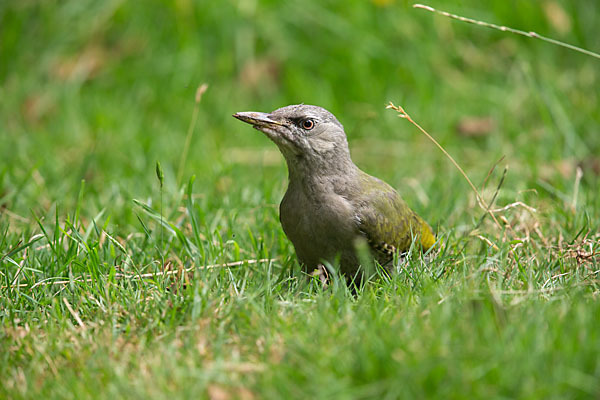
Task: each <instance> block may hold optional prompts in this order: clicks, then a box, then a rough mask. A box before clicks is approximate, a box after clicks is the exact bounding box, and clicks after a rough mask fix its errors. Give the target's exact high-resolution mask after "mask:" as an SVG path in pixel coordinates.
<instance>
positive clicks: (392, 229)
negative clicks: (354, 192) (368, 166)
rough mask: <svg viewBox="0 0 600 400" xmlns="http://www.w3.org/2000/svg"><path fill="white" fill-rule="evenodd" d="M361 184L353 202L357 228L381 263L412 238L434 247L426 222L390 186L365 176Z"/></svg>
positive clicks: (405, 249)
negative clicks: (358, 193) (357, 196)
mask: <svg viewBox="0 0 600 400" xmlns="http://www.w3.org/2000/svg"><path fill="white" fill-rule="evenodd" d="M365 175H366V174H365ZM361 186H362V189H361V196H360V197H359V201H358V202H357V204H355V206H356V211H357V222H358V228H359V230H360V231H361V232H362V233H363V234H364V235H365V237H366V239H367V241H368V243H369V245H370V247H371V248H372V249H373V251H374V252H375V253H376V254H377V255H378V259H379V261H380V262H382V260H383V261H389V260H391V258H392V257H393V255H394V253H395V252H396V251H399V252H405V251H407V250H408V249H409V248H410V246H411V244H412V242H413V240H415V241H416V242H417V243H419V244H420V245H421V247H422V248H423V249H424V250H427V249H429V248H430V247H432V246H433V244H434V243H435V236H434V234H433V232H432V230H431V228H430V227H429V225H428V224H427V223H426V222H425V221H424V220H423V219H422V218H421V217H419V216H418V215H417V214H416V213H415V212H414V211H412V210H411V209H410V208H409V207H408V205H407V204H406V203H405V202H404V200H403V199H402V197H400V195H399V194H398V193H397V192H396V191H395V190H394V189H393V188H392V187H390V186H389V185H388V184H386V183H385V182H383V181H381V180H379V179H377V178H374V177H371V176H368V175H366V176H365V177H364V178H363V179H361Z"/></svg>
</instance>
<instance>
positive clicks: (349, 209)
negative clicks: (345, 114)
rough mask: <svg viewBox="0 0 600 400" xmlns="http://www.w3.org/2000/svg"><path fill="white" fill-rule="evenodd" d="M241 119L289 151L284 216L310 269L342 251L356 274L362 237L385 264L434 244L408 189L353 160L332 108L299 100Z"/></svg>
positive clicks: (343, 263) (346, 269)
mask: <svg viewBox="0 0 600 400" xmlns="http://www.w3.org/2000/svg"><path fill="white" fill-rule="evenodd" d="M234 117H236V118H238V119H240V120H242V121H244V122H247V123H250V124H252V125H253V126H254V127H255V128H256V129H258V130H260V131H262V132H264V133H265V134H266V135H267V136H268V137H269V138H270V139H271V140H272V141H273V142H274V143H275V144H276V145H277V146H278V147H279V150H280V151H281V153H282V154H283V156H284V157H285V160H286V163H287V165H288V172H289V185H288V189H287V191H286V193H285V195H284V197H283V200H282V202H281V205H280V220H281V224H282V227H283V230H284V232H285V234H286V235H287V237H288V238H289V239H290V240H291V242H292V243H293V245H294V248H295V250H296V254H297V256H298V259H299V260H300V262H301V263H302V264H303V265H304V267H305V268H306V269H307V270H308V271H312V270H313V269H315V268H317V267H319V265H320V264H321V263H322V262H323V261H328V262H333V261H334V260H335V259H336V257H339V261H340V267H341V271H342V273H344V274H346V276H349V277H351V276H354V274H355V273H356V272H357V269H358V267H359V257H358V255H357V250H356V247H357V241H360V240H366V241H367V243H368V244H369V248H370V249H371V252H372V254H373V257H374V258H375V259H376V260H377V261H378V262H379V263H381V264H382V265H384V264H386V263H388V262H389V261H390V260H391V259H392V258H393V254H394V252H396V251H399V252H403V251H406V250H408V248H409V247H410V245H411V243H412V242H413V240H416V241H417V242H418V243H420V244H421V247H422V248H423V249H428V248H430V247H431V246H432V245H433V244H434V242H435V237H434V235H433V233H432V231H431V228H430V227H429V226H428V225H427V223H425V222H424V221H423V220H422V219H421V218H420V217H419V216H418V215H417V214H415V213H414V212H413V211H412V210H411V209H410V208H409V207H408V206H407V204H406V203H405V202H404V200H403V199H402V198H401V197H400V195H399V194H398V193H397V192H396V191H395V190H394V189H392V188H391V187H390V186H389V185H388V184H386V183H385V182H383V181H381V180H379V179H377V178H375V177H372V176H370V175H368V174H366V173H364V172H363V171H361V170H360V169H359V168H358V167H357V166H356V165H355V164H354V163H353V162H352V160H351V158H350V151H349V149H348V142H347V139H346V134H345V132H344V128H343V126H342V124H340V122H339V121H338V120H337V118H336V117H335V116H334V115H333V114H331V113H330V112H329V111H327V110H325V109H323V108H321V107H317V106H310V105H292V106H287V107H283V108H280V109H277V110H275V111H273V112H271V113H269V114H266V113H256V112H245V113H237V114H234Z"/></svg>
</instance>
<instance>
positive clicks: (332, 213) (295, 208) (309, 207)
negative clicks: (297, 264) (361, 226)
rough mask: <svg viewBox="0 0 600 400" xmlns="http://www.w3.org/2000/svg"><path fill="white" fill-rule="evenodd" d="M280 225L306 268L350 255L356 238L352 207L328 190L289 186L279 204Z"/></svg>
mask: <svg viewBox="0 0 600 400" xmlns="http://www.w3.org/2000/svg"><path fill="white" fill-rule="evenodd" d="M280 219H281V225H282V227H283V230H284V232H285V234H286V235H287V237H288V238H289V239H290V240H291V241H292V243H293V245H294V248H295V249H296V253H297V255H298V258H299V259H300V261H301V262H302V263H303V264H305V265H307V266H308V267H309V268H312V267H313V266H316V265H317V264H318V263H320V262H321V260H323V259H324V260H330V261H333V259H334V258H335V257H336V256H337V255H341V256H342V257H343V256H344V254H345V253H348V254H353V253H354V252H353V249H354V247H353V246H354V240H355V238H356V236H357V235H358V231H357V226H356V222H355V221H356V220H355V213H354V208H353V206H352V205H351V204H350V202H349V201H348V200H346V199H345V198H344V197H342V196H340V195H338V194H336V193H334V192H333V191H329V190H325V191H323V190H321V191H317V192H315V191H312V190H308V191H307V190H303V188H299V187H294V186H293V185H290V187H288V191H287V192H286V194H285V196H284V197H283V200H282V202H281V205H280Z"/></svg>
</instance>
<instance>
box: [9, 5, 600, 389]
mask: <svg viewBox="0 0 600 400" xmlns="http://www.w3.org/2000/svg"><path fill="white" fill-rule="evenodd" d="M428 5H430V6H433V7H436V8H440V9H442V10H447V11H450V12H454V13H457V14H461V15H465V16H469V17H473V18H476V19H480V20H483V21H488V22H492V23H496V24H499V25H506V26H510V27H513V28H517V29H522V30H524V31H535V32H538V33H539V34H541V35H545V36H549V37H552V38H555V39H558V40H561V41H564V42H567V43H571V44H574V45H576V46H580V47H583V48H587V49H589V50H591V51H595V52H596V53H598V52H600V34H599V32H600V30H599V27H600V2H598V1H590V0H576V1H559V0H540V1H516V0H494V1H487V2H481V1H475V0H464V1H459V0H452V1H443V2H442V1H437V0H436V1H434V0H432V1H431V2H430V3H428ZM599 80H600V60H598V59H595V58H593V57H590V56H586V55H583V54H580V53H577V52H574V51H571V50H567V49H565V48H561V47H558V46H553V45H551V44H548V43H545V42H542V41H540V40H533V39H528V38H525V37H520V36H515V35H512V34H509V33H506V32H500V31H497V30H491V29H487V28H483V27H479V26H475V25H469V24H466V23H462V22H458V21H454V20H451V19H448V18H444V17H441V16H439V15H434V14H432V13H428V12H426V11H424V10H417V9H414V8H412V3H410V2H407V1H394V0H372V1H366V0H347V1H333V0H323V1H319V0H303V1H267V0H264V1H259V0H238V1H230V0H223V1H202V0H200V1H192V0H176V1H157V0H147V1H119V0H106V1H92V0H62V1H59V0H54V1H53V0H41V1H33V0H13V1H8V0H0V257H1V258H0V397H7V398H40V397H41V398H54V397H57V398H65V397H67V398H68V397H74V398H122V397H126V398H144V399H147V398H165V397H167V396H169V397H171V396H173V397H189V398H198V397H200V398H213V399H229V398H243V399H252V398H278V399H279V398H336V399H343V398H347V399H355V398H369V397H375V398H386V397H385V396H387V398H403V397H404V398H420V399H422V398H431V397H440V398H486V399H487V398H545V399H546V398H586V397H588V398H590V397H591V398H598V394H599V393H600V386H599V382H600V365H599V361H598V360H599V359H600V358H599V357H598V354H600V340H599V338H598V332H600V326H599V324H600V320H599V319H598V315H599V312H598V310H599V303H598V293H600V281H599V278H598V277H599V276H600V275H599V274H598V270H599V268H598V255H599V254H600V234H599V233H598V232H599V227H598V221H600V196H598V193H599V192H600V187H599V183H600V182H599V181H600V179H599V178H598V177H599V175H600V157H599V154H600V104H599V101H600V99H599V94H600V90H598V87H599V83H600V81H599ZM203 83H206V84H208V90H207V91H206V92H205V93H204V94H203V96H202V99H201V102H200V103H199V104H197V105H196V103H195V96H196V91H197V88H198V87H199V86H200V85H201V84H203ZM389 101H392V102H394V103H395V104H398V105H401V106H403V107H404V108H405V109H406V110H407V111H408V113H409V114H410V115H411V116H412V118H413V119H415V120H416V121H417V122H418V123H419V124H420V125H421V126H423V127H424V128H425V129H426V130H427V131H429V132H430V133H431V134H432V135H433V136H434V137H435V138H436V139H437V140H438V141H439V142H440V143H441V145H442V146H444V148H445V149H446V150H447V151H448V152H449V153H450V154H452V155H453V156H454V158H455V159H456V160H457V161H458V163H459V164H460V165H461V166H462V167H463V168H464V170H465V171H466V172H467V174H468V175H469V176H470V177H471V179H472V180H473V182H474V183H475V185H476V186H477V187H478V188H479V189H480V190H481V192H482V193H483V195H484V197H485V199H486V201H488V202H490V201H491V200H492V199H494V205H493V207H495V208H502V207H505V206H507V208H505V209H503V210H500V211H496V212H495V213H494V215H495V216H496V217H497V218H498V220H499V223H498V226H497V225H495V224H493V223H492V222H491V221H490V220H491V218H488V219H487V220H486V221H484V222H483V223H482V224H480V222H481V221H482V215H484V214H485V211H484V210H482V209H481V208H480V207H478V205H477V203H476V201H475V197H474V195H473V193H472V192H471V189H470V188H469V187H468V185H467V183H466V182H465V180H464V179H463V178H462V177H461V176H460V174H459V173H458V171H457V170H456V169H455V168H454V167H452V165H451V164H450V162H449V161H448V159H447V158H446V157H445V156H444V155H443V154H442V153H441V152H440V151H439V150H438V149H437V148H436V147H435V146H434V145H433V144H432V143H431V142H430V141H429V140H428V139H427V138H426V137H425V136H424V135H422V134H421V133H420V132H419V131H418V130H417V129H416V128H415V127H414V126H412V125H411V124H410V123H408V122H407V121H406V120H404V119H400V118H398V117H397V113H396V112H394V111H391V110H386V109H385V106H386V105H387V104H388V102H389ZM294 103H306V104H316V105H320V106H322V107H325V108H327V109H329V110H330V111H332V112H333V113H334V114H336V116H337V117H338V119H339V120H340V121H341V122H342V124H343V125H344V126H345V129H346V133H347V134H348V138H349V144H350V148H351V152H352V155H353V159H354V160H355V162H356V163H357V164H358V166H359V167H360V168H361V169H363V170H365V171H366V172H368V173H370V174H373V175H376V176H378V177H380V178H382V179H384V180H385V181H387V182H388V183H390V184H391V185H392V186H393V187H395V188H397V189H398V190H399V191H400V192H401V194H402V196H403V197H404V198H405V199H406V200H407V202H408V203H409V204H410V206H411V207H412V208H413V209H415V210H416V211H417V212H418V213H419V214H420V215H421V216H423V217H424V219H425V220H427V221H428V222H429V223H430V224H431V225H432V226H433V227H434V229H435V230H436V231H437V232H438V234H439V236H440V237H441V238H442V240H443V242H444V246H442V249H441V250H440V251H439V252H438V253H437V254H436V255H434V256H432V257H433V258H432V259H431V262H428V263H426V262H423V260H422V259H421V258H420V257H418V256H417V255H414V254H413V256H412V257H408V259H407V262H406V263H404V264H401V265H400V266H399V271H397V272H398V273H397V274H396V275H394V276H392V277H381V279H376V280H374V281H373V282H370V284H369V285H366V286H365V287H364V288H362V289H361V290H359V291H358V292H357V294H356V295H353V294H351V293H349V292H348V291H347V288H346V286H345V285H342V286H340V285H336V284H332V285H331V286H330V287H328V288H326V289H323V288H322V287H321V286H320V285H319V284H318V283H314V282H309V281H308V280H307V279H306V277H305V276H304V275H302V274H301V272H300V267H299V265H298V263H297V260H296V258H295V255H294V251H293V247H292V246H291V244H290V243H289V242H288V241H287V239H286V238H285V236H284V234H283V231H282V230H281V227H280V224H279V220H278V212H277V205H278V203H279V201H280V200H281V197H282V196H283V193H284V191H285V188H286V180H287V176H286V175H287V173H286V168H285V163H284V161H283V158H282V157H281V155H280V154H279V153H278V150H277V148H276V147H275V146H274V145H273V144H272V143H270V142H269V141H268V139H267V138H265V137H264V136H263V135H262V134H260V133H259V132H257V131H256V130H253V129H251V128H250V127H249V126H247V125H246V124H242V123H241V122H239V121H237V120H235V119H234V118H232V117H231V115H232V114H233V113H235V112H238V111H270V110H273V109H275V108H278V107H281V106H285V105H288V104H294ZM195 107H197V113H198V114H197V117H198V118H197V123H196V124H195V126H194V131H193V136H192V140H191V145H190V147H189V153H188V156H187V159H185V160H184V161H185V163H184V164H183V170H182V171H181V177H182V179H181V180H180V182H178V179H177V176H178V174H179V172H180V171H179V170H178V169H179V164H180V163H181V160H182V158H183V154H184V153H185V140H186V134H187V132H188V130H189V127H190V126H191V121H192V116H193V114H194V110H195ZM502 157H504V158H503V159H502V160H501V161H500V162H498V161H499V160H500V159H501V158H502ZM157 162H160V164H161V165H162V168H163V169H164V172H165V183H164V185H165V186H164V188H163V189H162V190H161V189H160V185H159V182H158V180H157V177H156V172H155V165H156V163H157ZM496 163H498V164H497V167H496V168H495V170H494V171H493V172H491V173H490V169H491V168H492V167H494V165H496ZM505 167H508V171H507V173H506V176H505V178H504V180H502V174H503V170H504V168H505ZM578 168H579V169H580V171H581V172H582V173H583V175H582V176H581V175H578V173H577V170H578ZM488 175H489V177H488ZM192 176H195V177H196V178H195V182H194V185H193V188H191V187H190V188H189V193H187V192H186V190H187V188H186V184H187V182H188V181H189V180H190V179H191V177H192ZM82 181H84V182H85V184H84V185H83V189H82ZM500 183H501V188H500V190H499V192H498V194H497V196H496V197H495V196H494V192H495V190H496V188H497V187H498V185H499V184H500ZM188 194H189V196H188ZM134 200H137V201H138V202H137V203H134ZM515 202H521V203H519V204H517V205H515ZM524 204H526V205H528V206H529V207H534V208H535V209H536V210H537V211H536V212H533V211H531V209H530V208H527V207H526V206H524ZM160 214H162V217H161V216H160ZM262 258H268V259H269V261H266V262H257V263H246V264H243V265H239V264H238V265H237V266H234V267H231V268H213V269H203V267H204V266H205V265H212V264H220V263H227V262H232V261H237V260H256V259H262ZM183 268H189V270H190V271H191V272H189V273H187V274H183V273H177V274H175V273H174V272H176V271H177V270H179V271H181V270H182V269H183ZM164 270H167V272H168V273H173V275H169V276H166V275H160V276H156V275H152V274H153V273H157V272H159V273H162V272H163V271H164ZM140 273H146V274H147V275H146V278H148V279H138V278H139V275H138V274H140ZM334 283H335V282H334Z"/></svg>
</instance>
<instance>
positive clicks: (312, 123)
mask: <svg viewBox="0 0 600 400" xmlns="http://www.w3.org/2000/svg"><path fill="white" fill-rule="evenodd" d="M302 127H303V128H304V129H306V130H307V131H310V130H311V129H312V128H314V127H315V121H313V120H312V119H305V120H304V121H302Z"/></svg>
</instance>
